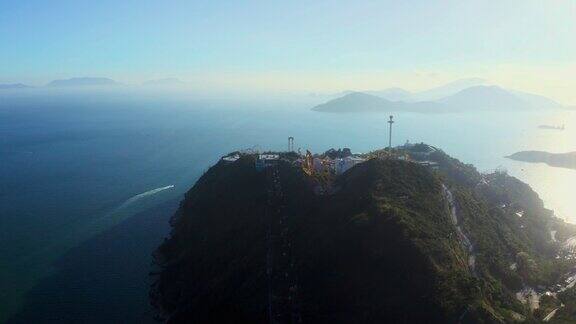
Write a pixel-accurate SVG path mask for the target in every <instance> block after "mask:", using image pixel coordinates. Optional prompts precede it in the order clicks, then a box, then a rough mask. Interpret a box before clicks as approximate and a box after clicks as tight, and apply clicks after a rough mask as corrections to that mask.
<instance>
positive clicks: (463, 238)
mask: <svg viewBox="0 0 576 324" xmlns="http://www.w3.org/2000/svg"><path fill="white" fill-rule="evenodd" d="M442 192H443V194H444V197H445V198H446V200H447V201H448V206H449V207H450V220H451V221H452V224H453V225H454V227H456V233H457V234H458V240H459V241H460V244H462V247H464V249H465V250H466V251H468V268H469V269H470V272H471V273H472V275H473V276H474V277H478V274H477V273H476V250H475V248H474V244H473V243H472V241H471V240H470V238H469V237H468V236H467V235H466V233H464V230H462V227H461V223H462V222H461V220H460V219H459V218H458V209H457V207H456V203H455V202H454V195H453V194H452V192H451V191H450V190H449V189H448V187H446V185H444V184H442Z"/></svg>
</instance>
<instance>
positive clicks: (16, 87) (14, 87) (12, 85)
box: [0, 83, 33, 90]
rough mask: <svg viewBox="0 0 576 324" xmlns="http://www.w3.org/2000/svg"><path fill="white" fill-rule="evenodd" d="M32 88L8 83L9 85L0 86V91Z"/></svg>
mask: <svg viewBox="0 0 576 324" xmlns="http://www.w3.org/2000/svg"><path fill="white" fill-rule="evenodd" d="M30 88H33V87H31V86H29V85H25V84H22V83H9V84H0V90H9V89H10V90H11V89H30Z"/></svg>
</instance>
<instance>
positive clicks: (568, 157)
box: [507, 151, 576, 170]
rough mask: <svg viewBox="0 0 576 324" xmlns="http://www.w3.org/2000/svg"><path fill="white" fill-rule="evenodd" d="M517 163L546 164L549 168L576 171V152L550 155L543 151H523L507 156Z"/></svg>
mask: <svg viewBox="0 0 576 324" xmlns="http://www.w3.org/2000/svg"><path fill="white" fill-rule="evenodd" d="M507 158H509V159H511V160H515V161H522V162H530V163H546V164H548V165H549V166H553V167H558V168H568V169H574V170H576V152H568V153H548V152H543V151H521V152H517V153H514V154H512V155H509V156H507Z"/></svg>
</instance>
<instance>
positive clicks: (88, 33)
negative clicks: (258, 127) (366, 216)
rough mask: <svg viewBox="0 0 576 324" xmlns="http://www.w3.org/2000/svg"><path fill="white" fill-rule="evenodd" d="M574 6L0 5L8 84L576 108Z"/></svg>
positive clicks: (32, 1) (521, 0) (489, 2)
mask: <svg viewBox="0 0 576 324" xmlns="http://www.w3.org/2000/svg"><path fill="white" fill-rule="evenodd" d="M574 35H576V0H540V1H535V0H498V1H495V0H466V1H462V0H444V1H442V0H436V1H434V0H403V1H386V0H383V1H309V0H308V1H301V0H292V1H274V0H268V1H218V0H212V1H190V0H188V1H178V0H175V1H167V0H164V1H143V0H139V1H135V0H124V1H117V0H114V1H112V0H100V1H72V0H70V1H60V0H45V1H40V0H29V1H25V0H2V1H0V44H2V48H1V50H0V83H13V82H22V83H28V84H33V85H41V84H44V83H46V82H48V81H50V80H53V79H58V78H69V77H77V76H98V77H110V78H113V79H115V80H118V81H121V82H125V83H140V82H142V81H145V80H149V79H155V78H165V77H177V78H180V79H182V80H184V81H187V82H189V83H190V84H191V85H194V86H197V87H198V88H205V89H210V88H221V89H232V88H235V89H244V88H245V89H262V90H270V91H272V90H273V91H286V90H289V91H308V92H318V91H339V90H346V89H356V90H367V89H372V90H376V89H384V88H387V87H393V86H397V87H402V88H405V89H408V90H421V89H426V88H429V87H433V86H436V85H439V84H442V83H445V82H449V81H452V80H455V79H459V78H468V77H480V78H485V79H487V80H489V81H491V82H493V83H496V84H500V85H502V86H506V87H511V88H516V89H521V90H526V91H531V92H535V93H540V94H544V95H547V96H550V97H552V98H554V99H556V100H558V101H560V102H562V103H566V104H571V105H572V104H573V105H576V91H574V90H575V89H576V78H575V77H574V75H576V36H574Z"/></svg>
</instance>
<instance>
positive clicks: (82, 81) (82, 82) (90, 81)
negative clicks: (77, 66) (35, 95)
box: [46, 77, 120, 87]
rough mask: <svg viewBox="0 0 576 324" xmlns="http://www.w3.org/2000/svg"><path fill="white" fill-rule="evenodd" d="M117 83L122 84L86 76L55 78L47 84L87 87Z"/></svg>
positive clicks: (114, 84) (51, 85)
mask: <svg viewBox="0 0 576 324" xmlns="http://www.w3.org/2000/svg"><path fill="white" fill-rule="evenodd" d="M116 85H120V83H118V82H116V81H114V80H112V79H108V78H93V77H85V78H71V79H62V80H54V81H52V82H50V83H48V84H47V85H46V86H48V87H86V86H116Z"/></svg>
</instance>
